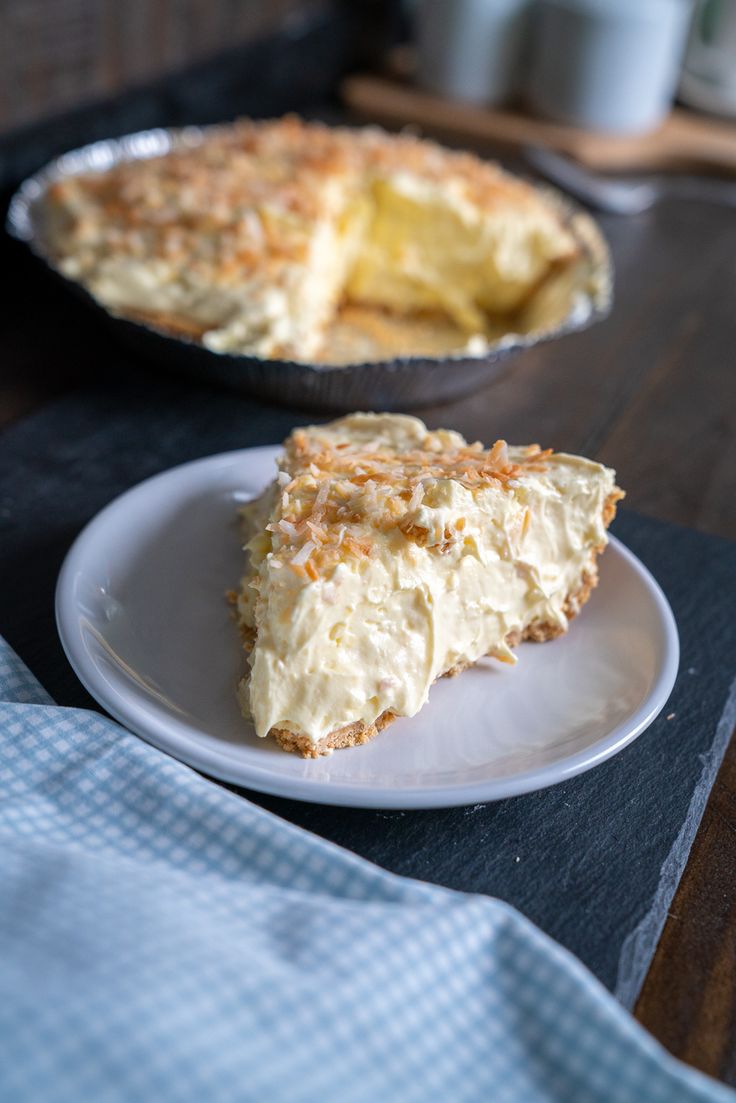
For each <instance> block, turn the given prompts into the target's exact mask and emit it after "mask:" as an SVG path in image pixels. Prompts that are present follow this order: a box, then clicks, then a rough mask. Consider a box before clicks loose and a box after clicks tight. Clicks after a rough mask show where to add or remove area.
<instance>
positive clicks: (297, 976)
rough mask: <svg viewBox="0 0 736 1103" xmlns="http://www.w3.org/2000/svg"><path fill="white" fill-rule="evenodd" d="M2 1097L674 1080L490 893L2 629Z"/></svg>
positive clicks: (618, 1017)
mask: <svg viewBox="0 0 736 1103" xmlns="http://www.w3.org/2000/svg"><path fill="white" fill-rule="evenodd" d="M0 794H1V795H2V800H1V801H0V1100H2V1103H87V1101H89V1103H123V1101H124V1103H129V1101H130V1103H139V1101H140V1103H147V1101H149V1100H156V1101H157V1103H179V1101H181V1103H189V1101H191V1103H226V1101H233V1103H246V1101H253V1103H260V1101H264V1103H281V1101H284V1103H286V1101H288V1103H318V1101H319V1103H323V1101H324V1103H331V1101H339V1103H393V1101H397V1103H398V1101H401V1103H414V1101H416V1103H428V1101H430V1103H433V1101H435V1100H436V1101H437V1103H440V1101H442V1103H463V1101H472V1103H475V1101H481V1100H482V1101H484V1103H537V1101H550V1100H558V1101H560V1103H593V1101H598V1100H600V1101H605V1103H680V1101H682V1103H685V1101H687V1103H690V1101H696V1100H698V1101H703V1100H712V1101H717V1100H724V1101H725V1100H728V1101H729V1103H733V1100H734V1099H735V1098H736V1096H734V1095H733V1094H732V1093H731V1092H730V1091H729V1090H728V1089H726V1088H723V1087H721V1086H719V1085H717V1084H715V1083H714V1082H712V1081H709V1080H707V1079H706V1078H705V1077H702V1076H700V1075H699V1074H698V1073H696V1072H694V1071H692V1070H691V1069H688V1068H686V1067H685V1066H683V1065H681V1064H678V1063H677V1062H675V1061H674V1060H672V1059H671V1058H670V1057H668V1056H667V1055H666V1054H665V1053H664V1051H663V1050H662V1049H661V1048H660V1047H659V1046H658V1045H657V1044H656V1043H655V1042H654V1041H653V1040H652V1039H651V1038H650V1037H649V1036H648V1035H647V1034H646V1033H645V1032H644V1031H643V1030H641V1028H640V1027H638V1026H637V1024H636V1023H635V1022H634V1020H633V1019H631V1018H630V1017H629V1016H628V1015H627V1014H626V1012H624V1011H623V1010H622V1009H621V1008H620V1007H619V1006H618V1004H616V1003H615V1001H614V1000H613V998H612V997H611V996H610V995H609V994H608V993H607V992H606V991H604V989H603V988H602V987H601V986H600V985H599V984H598V982H597V981H596V980H595V979H594V978H593V977H592V976H591V975H590V974H589V973H588V972H587V971H586V970H585V969H584V968H583V967H582V966H581V965H580V964H579V963H578V962H577V961H575V959H574V958H572V957H571V956H570V955H569V954H568V953H567V952H566V951H564V950H563V949H562V948H561V947H560V946H558V945H556V944H555V943H554V942H552V941H550V939H548V938H547V937H546V936H544V935H543V934H542V933H541V932H540V931H538V930H537V929H536V928H535V927H533V926H532V925H531V924H530V923H529V922H527V921H526V920H525V919H524V918H523V917H522V916H521V915H519V914H518V913H517V912H515V911H514V910H513V909H512V908H510V907H508V906H507V905H505V904H503V903H501V902H499V901H496V900H490V899H487V898H483V897H479V896H466V895H463V894H460V893H454V892H449V891H447V890H444V889H440V888H436V887H432V886H429V885H425V884H421V883H419V882H415V881H409V880H406V879H402V878H400V877H396V876H393V875H391V874H389V873H386V872H385V871H383V870H380V869H378V868H377V867H375V866H372V865H370V864H369V863H368V862H365V861H362V860H361V859H359V858H357V857H355V856H354V855H352V854H350V853H348V852H347V851H344V850H341V849H339V848H338V847H335V846H333V845H331V844H330V843H327V842H325V841H324V840H322V839H319V838H316V837H315V836H312V835H309V834H307V833H306V832H305V831H302V830H300V829H298V828H296V827H293V826H291V825H290V824H287V823H285V822H283V821H281V820H279V819H278V818H277V817H276V816H273V815H272V814H270V813H269V812H266V811H264V810H262V809H261V808H259V807H257V806H255V805H253V804H250V803H249V802H248V801H246V800H243V799H241V798H240V797H237V796H235V795H233V794H231V793H228V792H226V791H225V790H223V789H220V788H218V787H217V786H215V785H213V784H211V783H210V782H208V781H206V780H204V779H203V778H201V777H199V776H198V775H197V774H195V773H194V772H193V771H192V770H190V769H189V768H187V767H186V766H182V765H180V764H179V763H177V762H174V761H173V760H172V759H170V758H167V757H166V756H165V755H163V754H161V753H160V752H159V751H157V750H154V749H153V748H152V747H149V746H148V745H147V744H145V743H143V742H141V741H140V740H139V739H137V738H135V737H134V736H132V735H130V734H129V733H128V732H126V731H125V730H124V729H123V728H121V727H120V726H119V725H117V724H115V723H113V722H112V721H110V720H107V719H105V718H104V717H101V716H98V715H96V714H94V713H91V712H85V711H82V710H72V709H63V708H59V707H57V706H55V705H53V703H52V702H51V701H50V699H49V698H48V696H47V695H46V694H45V693H44V692H43V690H42V689H41V688H40V687H39V686H38V684H37V683H36V682H35V680H34V679H33V677H32V676H31V675H30V673H29V672H28V671H27V670H26V669H25V667H24V666H23V665H22V664H21V663H20V661H19V660H18V659H17V657H16V656H15V655H14V654H13V652H12V651H11V650H10V649H9V648H8V647H7V645H6V644H4V643H3V642H2V641H1V640H0Z"/></svg>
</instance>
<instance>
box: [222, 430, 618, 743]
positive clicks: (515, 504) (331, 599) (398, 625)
mask: <svg viewBox="0 0 736 1103" xmlns="http://www.w3.org/2000/svg"><path fill="white" fill-rule="evenodd" d="M621 497H623V493H622V491H621V490H619V489H618V487H617V486H616V484H615V478H614V472H613V471H611V470H609V469H608V468H606V467H603V466H601V464H598V463H593V462H592V461H590V460H586V459H582V458H581V457H579V456H569V455H565V454H564V453H552V452H551V451H546V452H542V451H540V449H539V447H538V446H537V445H530V446H528V447H521V448H511V447H508V446H507V445H506V444H505V443H504V442H503V441H497V442H496V443H495V444H494V446H493V448H491V449H490V450H485V449H484V448H483V446H482V445H481V444H467V443H466V442H465V440H464V439H463V438H462V437H461V436H460V435H459V434H458V433H455V432H451V431H449V430H444V429H440V430H437V431H433V432H431V431H429V430H428V429H427V428H426V426H425V425H424V424H423V423H422V422H421V421H419V420H418V419H417V418H413V417H404V416H399V415H391V414H353V415H351V416H349V417H345V418H341V419H340V420H338V421H333V422H331V423H330V424H328V425H322V426H312V427H310V428H307V429H298V430H296V431H295V432H294V433H292V435H291V436H290V437H289V438H288V440H287V441H286V443H285V447H284V453H283V455H282V456H281V458H280V460H279V472H278V477H277V478H276V480H275V481H274V482H273V483H272V484H271V485H270V486H269V487H268V488H267V490H266V491H265V492H264V493H263V494H262V495H261V497H259V498H257V499H255V500H254V501H253V502H251V503H249V504H248V505H246V506H245V507H244V508H243V510H242V512H243V519H244V523H245V527H246V536H247V539H248V543H247V551H248V567H247V571H246V574H245V577H244V579H243V582H242V586H241V589H240V592H239V594H238V597H237V613H238V619H239V622H240V626H241V629H242V634H243V638H244V640H245V642H246V648H247V650H248V652H249V655H248V663H249V672H248V675H247V676H246V678H244V679H243V681H242V683H241V686H240V690H239V693H240V699H241V703H242V706H243V710H244V712H245V713H246V714H247V715H249V716H251V717H252V719H253V722H254V725H255V729H256V732H257V734H258V735H259V736H267V735H269V734H270V735H273V736H275V738H276V739H277V740H278V742H279V743H280V744H281V746H282V747H284V748H285V749H286V750H289V751H296V752H298V753H300V754H302V755H305V756H308V757H315V756H317V755H320V754H326V753H329V752H330V751H332V750H333V749H335V748H339V747H349V746H352V745H354V744H358V743H364V742H366V740H368V739H370V738H371V737H372V736H374V735H375V734H376V732H378V731H380V730H381V728H383V727H385V726H386V724H388V723H389V722H390V721H391V720H393V719H394V718H395V717H397V716H413V715H414V714H415V713H416V712H418V711H419V709H420V708H421V707H422V705H424V703H425V702H426V700H427V695H428V693H429V688H430V686H431V685H432V683H433V682H434V680H435V679H436V678H439V677H440V676H442V675H446V674H457V673H458V672H459V671H461V670H463V669H464V668H465V667H467V666H469V665H471V664H472V663H474V662H476V661H477V660H478V659H480V658H481V657H482V656H483V655H492V656H494V657H495V658H497V659H500V660H501V661H503V662H513V661H514V655H513V652H512V651H511V648H513V647H514V645H515V644H517V643H519V641H520V640H537V641H542V640H549V639H552V638H554V637H555V636H558V635H560V633H562V632H564V631H566V629H567V627H568V623H569V621H570V619H571V618H572V617H574V616H575V615H576V614H577V613H578V612H579V610H580V608H581V606H582V605H583V604H584V603H585V601H587V599H588V597H589V595H590V592H591V590H592V589H593V587H594V586H595V585H596V581H597V568H596V559H597V556H598V554H599V553H600V552H601V551H602V550H603V548H604V547H605V545H606V528H607V526H608V524H609V523H610V521H611V520H612V519H613V517H614V514H615V511H616V502H617V501H618V499H619V498H621Z"/></svg>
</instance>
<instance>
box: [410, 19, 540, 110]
mask: <svg viewBox="0 0 736 1103" xmlns="http://www.w3.org/2000/svg"><path fill="white" fill-rule="evenodd" d="M530 6H531V5H530V0H419V2H418V3H417V5H416V10H415V26H416V44H417V80H418V83H419V84H420V85H421V87H422V88H426V89H427V90H428V91H430V92H436V93H438V94H439V95H442V96H448V97H449V98H450V99H458V100H466V101H468V102H470V103H485V104H499V103H504V102H505V101H506V100H507V99H509V98H510V97H511V96H512V95H513V94H514V92H515V91H516V90H517V88H518V85H519V61H520V57H521V53H522V50H523V47H524V43H525V39H526V34H527V28H528V15H529V10H530Z"/></svg>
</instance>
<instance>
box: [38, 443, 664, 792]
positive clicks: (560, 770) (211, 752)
mask: <svg viewBox="0 0 736 1103" xmlns="http://www.w3.org/2000/svg"><path fill="white" fill-rule="evenodd" d="M254 453H260V454H262V455H263V454H266V455H268V454H269V453H271V454H273V455H274V457H275V455H276V454H277V453H278V446H277V445H259V446H256V447H253V448H241V449H234V450H229V451H225V452H217V453H213V454H212V455H209V456H203V457H201V458H199V459H195V460H190V461H188V462H186V463H183V464H177V465H175V466H174V467H170V468H167V469H166V470H164V471H161V472H158V473H157V474H155V475H151V476H149V477H148V478H146V479H143V480H142V481H141V482H139V483H136V484H135V485H134V486H132V487H130V488H128V489H127V490H125V491H123V493H122V494H120V495H118V496H117V497H115V498H114V499H113V500H112V501H111V502H109V503H108V504H107V505H106V506H104V507H103V508H102V509H101V510H100V511H99V512H98V513H96V514H95V515H94V517H92V518H91V519H90V520H89V521H88V522H87V524H86V525H85V526H84V528H83V529H82V530H81V532H80V533H79V534H78V535H77V537H76V538H75V540H74V542H73V543H72V545H71V547H70V548H69V550H68V552H67V554H66V556H65V557H64V561H63V563H62V566H61V569H60V571H59V575H58V578H57V583H56V589H55V597H54V611H55V620H56V628H57V632H58V635H59V639H60V641H61V645H62V648H63V650H64V653H65V655H66V658H67V660H68V662H69V664H70V665H71V667H72V669H73V671H74V673H75V674H76V676H77V678H78V679H79V681H80V682H81V683H82V685H83V686H84V688H85V689H86V690H87V692H88V693H89V694H90V695H91V696H92V697H93V698H94V700H95V701H96V702H97V704H98V705H99V706H100V707H101V708H102V709H103V710H104V711H105V712H106V713H107V714H108V715H109V716H111V717H112V718H113V719H114V720H116V721H117V722H118V723H120V724H122V726H123V727H124V728H126V730H128V731H130V732H132V733H133V734H134V735H136V736H138V737H139V738H141V739H143V740H144V741H145V742H147V743H150V744H152V745H153V746H155V747H156V748H157V749H158V750H161V751H163V752H164V753H166V754H168V755H170V756H171V757H172V758H175V759H177V760H178V761H180V762H182V763H184V764H185V765H188V766H190V767H192V768H193V769H195V770H198V771H200V772H202V773H204V774H206V775H208V776H209V777H211V778H215V779H217V780H219V781H225V782H228V783H230V784H235V785H238V786H240V787H242V788H244V789H251V790H255V791H258V792H263V793H267V794H270V795H272V796H280V797H286V798H288V799H292V800H302V801H306V802H308V803H313V804H326V805H334V806H339V807H354V808H373V809H396V810H399V809H401V810H408V809H428V808H452V807H462V806H466V805H472V804H481V803H489V802H491V801H497V800H503V799H506V798H508V797H512V796H521V795H523V794H525V793H531V792H536V791H537V790H541V789H546V788H548V787H549V786H551V785H556V784H559V783H560V782H564V781H568V780H569V779H570V778H573V777H576V776H578V775H579V774H582V773H585V772H587V771H588V770H590V769H593V767H595V766H598V765H600V764H601V763H603V762H605V761H607V760H608V759H609V758H612V757H613V756H614V755H616V754H618V753H619V752H620V751H622V750H623V749H624V748H625V747H627V746H628V745H629V744H630V743H633V742H634V740H635V739H637V738H638V737H639V736H640V735H641V734H642V732H643V731H645V730H646V728H648V727H649V725H650V724H651V723H652V722H653V721H654V719H655V718H656V717H657V716H658V715H659V713H660V712H661V711H662V709H663V708H664V706H665V704H666V703H667V700H668V698H669V696H670V693H671V692H672V689H673V686H674V684H675V680H676V678H677V673H678V669H679V658H680V646H679V636H678V632H677V624H676V621H675V617H674V614H673V612H672V609H671V608H670V605H669V602H668V601H667V598H666V597H665V595H664V593H663V591H662V589H661V587H660V585H659V583H658V582H657V581H656V579H655V578H654V576H653V575H652V574H651V572H650V571H649V570H648V568H647V567H645V566H644V564H643V563H642V562H641V560H639V559H638V558H637V556H635V555H634V553H633V552H632V551H630V549H629V548H627V547H626V545H625V544H623V543H622V542H621V541H620V540H619V539H618V538H617V537H616V536H614V535H613V534H609V543H610V546H611V547H612V548H615V549H616V552H617V554H618V555H620V556H621V557H622V558H623V560H624V562H625V563H626V565H627V567H628V568H629V569H630V570H632V571H633V572H634V574H636V575H637V576H638V578H639V580H640V581H641V582H642V583H643V584H644V586H645V589H646V590H647V592H648V594H649V596H650V598H651V600H652V601H653V604H654V606H655V609H656V613H657V615H658V618H659V620H660V623H661V625H662V630H663V645H664V652H663V659H662V663H661V666H660V668H659V670H658V672H657V675H656V677H655V680H654V684H653V685H652V688H651V689H650V691H649V693H648V694H647V696H646V697H645V699H644V701H643V702H642V703H641V704H640V705H639V707H638V708H637V709H636V710H635V711H634V712H633V714H632V715H630V716H629V717H628V718H627V719H626V720H624V721H622V722H621V723H619V724H617V725H616V726H615V727H614V728H612V729H611V731H610V732H609V733H608V735H606V736H605V737H604V738H603V739H600V740H598V741H597V742H596V743H594V744H592V745H591V746H590V747H588V748H584V749H583V750H580V751H577V752H575V753H574V754H571V755H567V756H564V757H563V758H562V759H560V760H558V761H556V762H553V763H547V764H545V765H544V766H540V767H537V768H534V769H531V770H524V771H521V772H520V773H517V774H513V775H511V776H509V777H505V778H497V779H490V780H486V781H482V782H476V783H471V784H468V783H467V782H458V783H455V784H453V783H449V784H445V785H431V786H426V787H423V788H416V787H412V788H397V789H383V788H381V789H373V788H371V787H370V785H367V784H365V783H362V784H353V783H350V782H333V781H320V780H311V779H309V778H303V777H293V776H290V775H288V774H279V773H278V772H276V771H274V770H273V769H272V768H268V767H259V766H257V765H255V764H249V763H245V764H244V765H243V766H242V767H238V766H234V765H233V761H232V758H231V756H230V755H228V754H226V753H225V752H223V751H220V750H218V749H217V748H216V747H202V746H199V745H197V744H194V743H193V742H192V741H191V734H190V731H189V730H188V729H192V727H193V726H192V725H188V724H185V723H183V722H181V721H175V720H173V719H172V720H170V721H163V720H160V719H159V718H158V717H156V716H155V715H153V714H151V713H150V712H149V710H148V709H147V708H146V706H145V703H141V702H140V701H139V700H138V698H137V697H135V696H129V697H128V698H127V699H126V700H125V701H124V702H123V703H122V704H121V703H120V699H119V698H118V696H117V695H116V694H114V693H113V692H111V690H110V687H109V685H108V683H107V682H106V681H105V680H104V679H103V678H102V677H101V676H100V675H99V672H98V669H97V667H96V665H95V664H94V663H93V662H92V661H91V660H90V659H89V656H88V654H87V650H86V647H85V644H84V640H83V637H82V634H81V632H80V631H79V615H78V612H79V610H78V605H77V603H76V601H75V599H74V594H73V585H72V584H73V580H74V578H75V577H76V575H77V573H78V571H79V567H80V565H81V561H82V559H83V558H84V556H85V554H86V552H87V549H88V547H89V546H90V544H92V543H93V541H94V539H95V536H96V534H97V532H98V531H99V530H101V529H102V528H103V527H104V526H105V524H106V522H107V520H108V518H109V516H110V515H111V514H112V513H117V512H118V511H119V510H120V508H121V506H124V504H125V501H126V499H128V498H129V497H131V496H132V495H138V494H139V493H141V492H144V489H145V488H149V487H150V485H151V484H153V483H156V482H159V481H164V480H167V479H169V478H170V477H171V476H172V475H174V474H177V475H178V476H179V477H181V475H182V474H183V473H184V472H185V471H186V470H187V469H191V468H193V467H202V468H203V467H205V466H214V465H215V464H217V463H218V462H222V461H223V460H226V459H227V460H230V461H233V462H234V461H236V459H239V458H243V459H244V458H246V457H247V456H252V455H253V454H254ZM195 730H197V731H199V732H201V729H195Z"/></svg>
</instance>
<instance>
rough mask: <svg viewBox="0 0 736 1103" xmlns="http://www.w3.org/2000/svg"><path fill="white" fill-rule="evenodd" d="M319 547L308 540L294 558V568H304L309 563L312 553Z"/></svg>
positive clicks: (292, 561)
mask: <svg viewBox="0 0 736 1103" xmlns="http://www.w3.org/2000/svg"><path fill="white" fill-rule="evenodd" d="M316 547H317V545H316V544H314V543H312V541H311V540H307V541H306V542H305V543H304V544H302V546H301V547H300V548H299V551H298V552H297V553H296V555H294V556H293V557H292V560H291V565H292V567H304V566H306V564H307V563H308V562H309V557H310V556H311V554H312V552H313V551H315V550H316Z"/></svg>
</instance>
